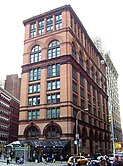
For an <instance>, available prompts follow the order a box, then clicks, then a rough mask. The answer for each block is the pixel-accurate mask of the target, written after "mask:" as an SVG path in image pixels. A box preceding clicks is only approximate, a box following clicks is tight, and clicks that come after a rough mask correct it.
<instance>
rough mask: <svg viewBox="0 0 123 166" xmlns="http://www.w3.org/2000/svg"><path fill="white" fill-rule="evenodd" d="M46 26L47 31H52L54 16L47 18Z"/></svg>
mask: <svg viewBox="0 0 123 166" xmlns="http://www.w3.org/2000/svg"><path fill="white" fill-rule="evenodd" d="M46 26H47V27H46V29H47V32H51V31H52V30H53V17H49V18H47V22H46Z"/></svg>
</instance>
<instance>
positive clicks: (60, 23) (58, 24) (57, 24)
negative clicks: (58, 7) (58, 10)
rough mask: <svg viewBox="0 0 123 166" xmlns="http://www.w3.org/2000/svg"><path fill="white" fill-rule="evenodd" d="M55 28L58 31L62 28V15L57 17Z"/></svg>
mask: <svg viewBox="0 0 123 166" xmlns="http://www.w3.org/2000/svg"><path fill="white" fill-rule="evenodd" d="M55 26H56V30H58V29H61V28H62V15H61V14H59V15H56V23H55Z"/></svg>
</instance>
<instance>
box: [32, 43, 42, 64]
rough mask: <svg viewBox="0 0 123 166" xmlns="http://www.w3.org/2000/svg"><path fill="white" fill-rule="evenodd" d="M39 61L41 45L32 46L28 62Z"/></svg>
mask: <svg viewBox="0 0 123 166" xmlns="http://www.w3.org/2000/svg"><path fill="white" fill-rule="evenodd" d="M39 61H41V47H40V46H39V45H36V46H34V47H33V48H32V50H31V53H30V63H34V62H39Z"/></svg>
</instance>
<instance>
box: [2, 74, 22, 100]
mask: <svg viewBox="0 0 123 166" xmlns="http://www.w3.org/2000/svg"><path fill="white" fill-rule="evenodd" d="M20 80H21V79H20V78H19V77H18V75H17V74H11V75H7V76H6V80H5V86H4V88H5V89H6V90H7V91H8V92H9V93H11V94H12V95H13V96H15V97H16V98H17V99H20Z"/></svg>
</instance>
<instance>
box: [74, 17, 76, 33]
mask: <svg viewBox="0 0 123 166" xmlns="http://www.w3.org/2000/svg"><path fill="white" fill-rule="evenodd" d="M74 32H75V33H76V21H75V20H74Z"/></svg>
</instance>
